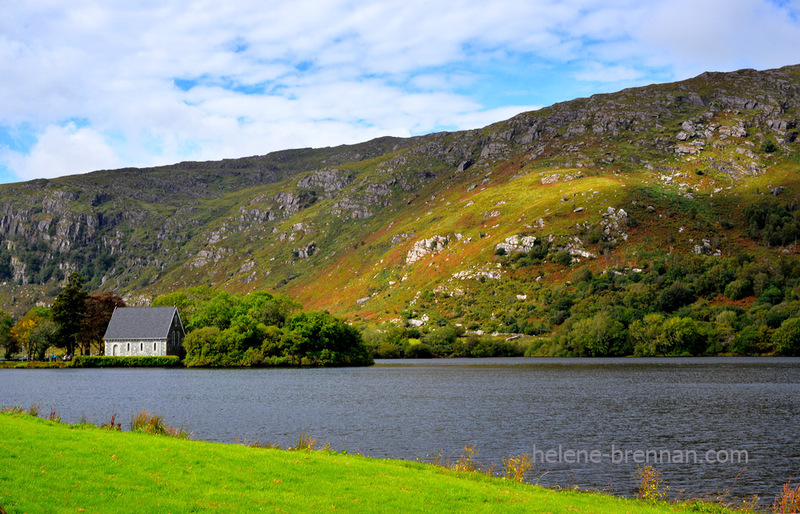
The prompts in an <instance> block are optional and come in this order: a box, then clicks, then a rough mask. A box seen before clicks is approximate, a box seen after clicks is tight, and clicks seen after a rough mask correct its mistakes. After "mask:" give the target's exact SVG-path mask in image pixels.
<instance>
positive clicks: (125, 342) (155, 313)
mask: <svg viewBox="0 0 800 514" xmlns="http://www.w3.org/2000/svg"><path fill="white" fill-rule="evenodd" d="M184 337H186V332H185V331H184V329H183V323H182V322H181V317H180V315H179V314H178V309H177V308H175V307H118V308H116V309H114V314H112V316H111V321H109V323H108V328H107V329H106V334H105V336H103V341H105V354H106V355H109V356H122V357H142V356H147V357H155V356H162V355H178V356H180V355H181V351H182V347H181V344H182V343H183V338H184Z"/></svg>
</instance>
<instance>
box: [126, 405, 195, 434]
mask: <svg viewBox="0 0 800 514" xmlns="http://www.w3.org/2000/svg"><path fill="white" fill-rule="evenodd" d="M131 432H142V433H145V434H152V435H166V436H170V437H177V438H178V439H189V433H188V432H187V431H185V430H184V429H183V427H180V428H175V427H172V426H170V425H167V424H165V423H164V419H163V418H162V417H161V416H159V415H158V414H149V413H148V412H147V411H142V412H140V413H139V414H137V415H135V416H134V415H131Z"/></svg>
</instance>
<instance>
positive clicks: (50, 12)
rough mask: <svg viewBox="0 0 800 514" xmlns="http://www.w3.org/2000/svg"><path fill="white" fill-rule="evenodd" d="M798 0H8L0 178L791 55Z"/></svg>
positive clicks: (365, 131)
mask: <svg viewBox="0 0 800 514" xmlns="http://www.w3.org/2000/svg"><path fill="white" fill-rule="evenodd" d="M799 19H800V0H772V1H771V0H649V1H647V2H642V1H640V0H635V1H634V0H606V1H605V2H594V1H589V0H562V1H547V0H526V1H524V2H520V1H519V0H480V1H478V0H449V1H448V2H430V1H429V0H426V1H421V0H383V1H371V2H366V1H360V0H293V1H282V0H272V1H270V2H263V1H256V0H253V1H249V0H231V1H229V2H219V1H218V0H213V1H210V0H209V1H192V2H188V1H175V0H129V1H127V2H108V1H107V2H98V1H87V0H73V1H70V2H60V1H56V0H27V1H24V0H23V1H18V0H4V1H3V2H2V3H0V99H2V100H0V182H16V181H20V180H30V179H33V178H41V177H56V176H61V175H67V174H74V173H85V172H88V171H92V170H97V169H114V168H120V167H126V166H152V165H158V164H167V163H173V162H178V161H182V160H216V159H222V158H228V157H242V156H248V155H259V154H265V153H268V152H270V151H274V150H280V149H286V148H297V147H306V146H313V147H320V146H332V145H338V144H344V143H356V142H360V141H365V140H367V139H370V138H374V137H379V136H384V135H395V136H410V135H417V134H424V133H429V132H434V131H438V130H460V129H468V128H477V127H482V126H485V125H487V124H489V123H492V122H495V121H499V120H502V119H506V118H509V117H511V116H513V115H514V114H517V113H519V112H522V111H526V110H532V109H536V108H539V107H543V106H546V105H551V104H553V103H555V102H559V101H564V100H570V99H573V98H577V97H583V96H589V95H591V94H595V93H604V92H611V91H616V90H619V89H622V88H625V87H631V86H639V85H645V84H651V83H658V82H669V81H674V80H681V79H685V78H689V77H692V76H695V75H697V74H699V73H702V72H703V71H731V70H735V69H740V68H756V69H767V68H774V67H780V66H783V65H787V64H797V63H800V46H799V45H798V42H800V21H798V20H799Z"/></svg>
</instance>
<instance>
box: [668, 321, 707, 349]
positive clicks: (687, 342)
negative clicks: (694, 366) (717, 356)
mask: <svg viewBox="0 0 800 514" xmlns="http://www.w3.org/2000/svg"><path fill="white" fill-rule="evenodd" d="M661 331H662V332H661V334H660V337H659V339H658V346H659V350H660V351H661V352H662V353H665V354H677V355H680V354H684V353H689V354H692V355H697V354H699V353H701V352H702V351H703V350H704V349H705V343H706V338H705V336H704V335H703V334H702V333H701V332H700V329H699V327H698V326H697V323H696V322H695V321H694V320H693V319H692V318H681V317H680V316H675V317H674V318H670V319H668V320H667V321H665V322H664V324H663V325H662V326H661Z"/></svg>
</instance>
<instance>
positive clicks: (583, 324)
mask: <svg viewBox="0 0 800 514" xmlns="http://www.w3.org/2000/svg"><path fill="white" fill-rule="evenodd" d="M566 343H567V347H568V348H570V350H572V351H573V352H574V353H575V354H577V355H579V356H589V357H600V356H604V355H624V354H625V353H627V351H626V350H627V348H626V344H625V343H626V333H625V327H624V326H623V325H622V323H620V322H619V321H617V320H615V319H614V318H612V317H611V315H610V314H609V313H607V312H598V313H597V314H595V315H594V316H592V317H591V318H585V319H582V320H580V321H578V322H577V323H575V324H574V325H572V328H571V329H570V331H569V332H568V333H567V339H566Z"/></svg>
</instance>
